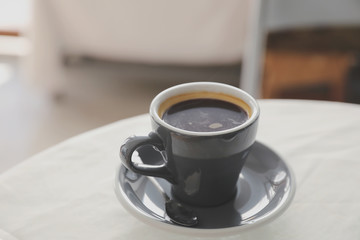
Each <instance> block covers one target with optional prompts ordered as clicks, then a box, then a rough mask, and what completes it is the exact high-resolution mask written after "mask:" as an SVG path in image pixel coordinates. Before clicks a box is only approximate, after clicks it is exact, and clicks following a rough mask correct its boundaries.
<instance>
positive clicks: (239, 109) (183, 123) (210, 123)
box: [159, 92, 251, 132]
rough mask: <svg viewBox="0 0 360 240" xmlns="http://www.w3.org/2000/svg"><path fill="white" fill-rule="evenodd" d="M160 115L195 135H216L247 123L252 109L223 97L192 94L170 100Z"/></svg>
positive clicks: (226, 96) (162, 108) (214, 94)
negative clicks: (201, 133) (200, 133)
mask: <svg viewBox="0 0 360 240" xmlns="http://www.w3.org/2000/svg"><path fill="white" fill-rule="evenodd" d="M159 115H160V116H161V118H162V119H163V120H164V121H165V122H166V123H168V124H170V125H172V126H174V127H176V128H179V129H183V130H187V131H193V132H216V131H222V130H226V129H231V128H234V127H237V126H239V125H241V124H243V123H244V122H246V121H247V120H248V119H249V117H250V115H251V112H250V107H249V106H248V105H247V104H246V103H245V102H244V101H243V100H241V99H239V98H236V97H233V96H230V95H226V94H222V93H210V92H201V93H189V94H183V95H178V96H175V97H172V98H170V99H167V100H166V101H165V102H164V103H163V104H162V105H161V106H160V108H159Z"/></svg>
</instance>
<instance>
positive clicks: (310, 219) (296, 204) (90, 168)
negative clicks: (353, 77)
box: [0, 100, 360, 240]
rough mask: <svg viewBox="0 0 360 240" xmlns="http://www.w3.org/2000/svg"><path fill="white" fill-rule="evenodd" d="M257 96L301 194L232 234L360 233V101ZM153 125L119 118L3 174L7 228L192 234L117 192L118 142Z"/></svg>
mask: <svg viewBox="0 0 360 240" xmlns="http://www.w3.org/2000/svg"><path fill="white" fill-rule="evenodd" d="M259 104H260V107H261V116H260V125H259V131H258V137H257V139H258V140H259V141H260V142H262V143H264V144H265V145H267V146H268V147H270V148H272V149H273V150H274V151H276V152H277V153H278V154H279V155H280V156H282V157H283V158H284V159H285V160H286V162H287V163H288V165H289V166H290V167H291V168H292V170H293V172H294V173H295V176H296V185H297V187H296V193H295V197H294V199H293V202H292V203H291V205H290V207H289V208H288V209H287V211H286V212H285V213H284V214H283V215H281V216H280V217H278V218H276V219H275V220H273V221H271V222H269V223H267V224H265V225H262V226H260V227H257V228H253V229H250V230H247V231H244V232H241V233H240V235H238V236H233V238H234V239H240V238H241V239H277V240H278V239H292V240H295V239H342V240H343V239H360V228H359V226H360V214H359V213H360V191H359V190H358V183H359V182H360V174H359V171H360V158H359V156H360V146H359V143H360V106H359V105H355V104H345V103H337V102H323V101H303V100H259ZM149 131H150V120H149V116H148V115H147V114H144V115H140V116H137V117H133V118H130V119H125V120H121V121H119V122H116V123H113V124H111V125H107V126H104V127H101V128H98V129H95V130H92V131H90V132H87V133H84V134H82V135H79V136H76V137H74V138H71V139H69V140H67V141H65V142H63V143H60V144H58V145H56V146H54V147H52V148H50V149H47V150H46V151H44V152H41V153H39V154H37V155H35V156H33V157H32V158H30V159H28V160H26V161H24V162H23V163H21V164H19V165H17V166H15V167H14V168H12V169H10V170H8V171H6V172H5V173H3V174H2V175H0V229H1V231H2V232H7V233H8V236H9V239H10V238H11V239H14V238H18V239H24V240H30V239H36V240H41V239H46V240H47V239H52V240H54V239H72V240H75V239H102V240H106V239H134V240H136V239H189V236H182V235H177V234H175V233H171V232H166V231H163V230H160V229H157V228H154V227H152V226H148V225H146V224H144V223H142V222H139V221H138V220H137V219H136V218H134V217H133V216H132V215H130V214H129V213H128V212H127V211H126V210H125V209H124V208H123V206H122V205H121V204H120V203H119V201H118V200H117V198H116V196H115V194H114V178H115V171H116V169H117V168H118V166H119V164H120V160H119V157H118V152H119V147H120V145H121V144H122V142H123V141H124V140H125V138H127V137H128V136H130V135H134V134H135V135H144V134H147V133H148V132H149ZM3 235H4V236H5V237H3V239H6V236H7V235H6V234H3ZM10 235H12V236H13V237H11V236H10ZM0 237H1V236H0Z"/></svg>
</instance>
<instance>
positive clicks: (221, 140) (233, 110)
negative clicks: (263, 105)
mask: <svg viewBox="0 0 360 240" xmlns="http://www.w3.org/2000/svg"><path fill="white" fill-rule="evenodd" d="M259 114H260V109H259V106H258V104H257V102H256V100H255V99H254V98H253V97H252V96H250V95H249V94H248V93H246V92H244V91H243V90H241V89H239V88H236V87H233V86H230V85H226V84H222V83H216V82H193V83H185V84H180V85H177V86H174V87H171V88H168V89H166V90H164V91H163V92H161V93H159V94H158V95H157V96H156V97H155V98H154V99H153V101H152V102H151V104H150V117H151V124H152V131H151V132H150V133H149V135H148V136H132V137H129V138H128V139H127V140H126V141H125V142H124V144H123V145H122V146H121V148H120V158H121V160H122V163H123V164H124V165H125V167H126V168H128V169H129V170H131V171H133V172H135V173H138V174H141V175H146V176H154V177H160V178H164V179H166V180H167V181H168V182H170V184H171V189H172V195H173V197H175V198H176V199H177V200H179V201H181V202H183V203H185V204H189V205H195V206H202V207H207V206H216V205H220V204H223V203H225V202H227V201H229V200H230V199H232V198H233V197H234V196H235V195H236V189H237V188H236V184H237V181H238V178H239V175H240V172H241V169H242V167H243V166H244V164H245V161H246V157H247V155H248V153H249V151H250V150H251V146H252V145H253V143H254V142H255V137H256V132H257V125H258V119H259ZM149 145H150V146H153V149H154V151H158V152H160V153H161V156H162V158H163V161H162V163H161V164H156V165H155V164H151V163H149V161H146V159H143V162H142V163H139V162H135V161H134V160H133V157H132V156H133V153H134V152H135V151H136V150H137V149H139V148H141V147H143V146H149ZM142 158H146V156H142ZM240 191H241V190H240ZM240 194H241V192H240Z"/></svg>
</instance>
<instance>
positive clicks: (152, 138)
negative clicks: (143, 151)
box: [120, 132, 175, 183]
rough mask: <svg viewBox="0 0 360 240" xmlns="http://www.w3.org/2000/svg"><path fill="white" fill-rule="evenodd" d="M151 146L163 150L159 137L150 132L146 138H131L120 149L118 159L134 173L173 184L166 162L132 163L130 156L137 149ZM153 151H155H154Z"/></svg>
mask: <svg viewBox="0 0 360 240" xmlns="http://www.w3.org/2000/svg"><path fill="white" fill-rule="evenodd" d="M145 145H151V146H154V147H155V148H156V149H158V150H159V151H162V150H164V149H165V148H164V144H163V142H162V140H161V139H160V137H159V136H158V135H157V134H155V133H154V132H151V133H150V134H149V135H148V136H132V137H129V138H128V139H126V141H125V143H124V144H123V145H122V146H121V147H120V159H121V161H122V163H123V164H124V165H125V167H126V168H127V169H130V170H132V171H133V172H135V173H138V174H141V175H146V176H153V177H161V178H164V179H166V180H168V181H169V182H171V183H175V181H174V178H173V175H172V174H171V172H170V171H169V169H168V167H167V165H166V162H165V161H164V163H163V164H160V165H151V164H144V163H134V162H133V161H132V155H133V153H134V151H135V150H136V149H138V148H139V147H142V146H145ZM154 151H156V150H155V149H154Z"/></svg>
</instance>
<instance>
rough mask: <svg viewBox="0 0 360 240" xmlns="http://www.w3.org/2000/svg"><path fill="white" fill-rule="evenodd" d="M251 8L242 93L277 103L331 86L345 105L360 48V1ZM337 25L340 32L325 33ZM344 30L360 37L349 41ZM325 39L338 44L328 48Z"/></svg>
mask: <svg viewBox="0 0 360 240" xmlns="http://www.w3.org/2000/svg"><path fill="white" fill-rule="evenodd" d="M251 9H252V10H251V11H252V13H253V18H254V19H253V21H252V22H251V23H250V26H249V27H250V32H249V33H250V35H249V38H247V41H246V47H245V49H246V52H245V53H244V61H243V72H242V75H241V82H240V87H241V88H243V89H244V90H246V91H248V92H249V93H251V94H253V95H254V96H256V97H262V98H278V97H281V93H282V92H283V91H285V90H288V89H294V88H304V89H306V87H307V86H312V85H326V86H327V87H328V88H329V92H330V94H329V97H330V99H332V100H337V101H343V100H344V85H345V78H346V74H347V70H348V68H349V67H350V66H351V64H352V62H353V58H354V54H353V52H354V49H360V44H359V43H358V41H353V40H354V38H356V36H358V35H359V29H360V28H357V26H359V23H360V14H359V12H360V2H359V1H354V0H346V1H344V0H329V1H325V0H316V1H310V0H306V1H295V0H266V1H261V0H256V1H253V3H252V6H251ZM334 26H335V30H337V31H335V32H334V31H332V30H329V31H324V29H333V28H332V27H334ZM345 26H351V27H350V28H351V29H352V30H353V32H352V33H355V34H357V35H356V36H350V37H352V39H351V38H347V39H346V36H349V34H342V33H344V32H345V33H346V32H347V31H348V29H347V28H346V27H345ZM295 30H296V31H295ZM319 30H320V31H319ZM289 32H290V33H291V34H292V36H291V34H290V35H289ZM294 32H297V34H294ZM319 32H320V35H321V36H320V37H319V36H318V35H319ZM339 32H340V34H339ZM276 35H278V37H277V40H278V41H277V43H276V44H274V37H272V36H276ZM345 35H346V36H345ZM304 36H305V37H304ZM344 36H345V40H342V41H341V42H342V43H341V45H342V46H341V47H339V48H337V47H338V46H337V45H338V44H339V39H340V38H341V39H343V38H344ZM275 39H276V37H275ZM324 39H325V40H326V41H328V40H329V39H335V40H336V41H334V44H324ZM289 42H290V43H294V42H296V43H298V44H297V45H298V46H295V45H296V44H295V45H294V44H289ZM301 45H302V46H303V47H301ZM313 45H315V47H313ZM330 45H331V46H330ZM299 46H300V47H299ZM344 46H345V47H346V49H344Z"/></svg>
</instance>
